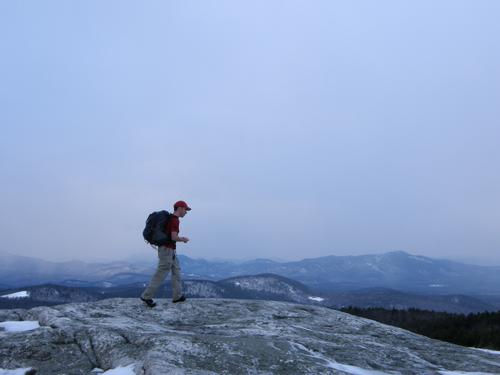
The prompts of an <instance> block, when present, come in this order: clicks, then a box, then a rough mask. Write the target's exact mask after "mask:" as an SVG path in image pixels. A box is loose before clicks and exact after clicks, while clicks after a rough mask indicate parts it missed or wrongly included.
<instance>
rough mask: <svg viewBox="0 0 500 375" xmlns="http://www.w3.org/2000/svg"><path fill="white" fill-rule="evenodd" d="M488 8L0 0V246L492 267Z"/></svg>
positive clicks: (499, 70)
mask: <svg viewBox="0 0 500 375" xmlns="http://www.w3.org/2000/svg"><path fill="white" fill-rule="evenodd" d="M499 19H500V1H498V0H490V1H486V0H474V1H471V0H467V1H460V0H442V1H435V0H424V1H422V0H419V1H411V2H410V1H400V0H394V1H384V0H380V1H372V0H366V1H351V0H345V1H334V0H325V1H319V0H318V1H306V0H304V1H292V0H288V1H273V0H265V1H246V2H242V1H233V0H230V1H222V0H221V1H208V0H200V1H175V2H174V1H147V2H136V1H122V0H120V1H63V0H61V1H2V2H0V48H1V59H0V106H1V110H0V126H1V138H0V168H1V175H0V205H1V212H0V238H1V243H0V250H3V251H8V252H11V253H14V254H20V255H27V256H37V257H41V258H45V259H49V260H61V261H62V260H69V259H83V260H97V259H103V260H108V259H121V258H125V257H127V256H129V255H132V254H144V256H145V257H147V256H153V255H152V253H151V252H152V249H151V248H149V247H148V246H147V245H146V244H145V243H144V241H143V239H142V229H143V226H144V223H145V220H146V217H147V215H148V214H149V213H150V212H151V211H154V210H159V209H168V210H170V209H171V205H172V204H173V203H174V202H175V201H176V200H179V199H183V200H186V201H187V202H188V204H189V205H190V206H192V208H193V210H192V211H191V212H190V213H189V214H188V215H187V216H186V217H185V218H184V219H182V221H181V235H185V236H188V237H190V239H191V241H190V242H189V244H187V245H185V244H181V245H179V246H178V248H179V252H180V253H182V254H185V255H188V256H191V257H196V258H207V259H213V258H231V259H250V258H257V257H266V258H275V259H283V260H294V259H302V258H306V257H319V256H325V255H358V254H370V253H382V252H386V251H394V250H404V251H408V252H410V253H413V254H419V255H425V256H431V257H441V258H452V259H463V260H468V261H470V262H476V263H482V264H485V263H488V264H500V22H499Z"/></svg>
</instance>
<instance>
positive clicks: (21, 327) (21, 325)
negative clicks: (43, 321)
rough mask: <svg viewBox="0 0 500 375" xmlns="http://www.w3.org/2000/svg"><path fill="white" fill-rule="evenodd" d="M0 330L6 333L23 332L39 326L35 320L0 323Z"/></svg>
mask: <svg viewBox="0 0 500 375" xmlns="http://www.w3.org/2000/svg"><path fill="white" fill-rule="evenodd" d="M0 328H3V329H4V330H6V331H7V332H24V331H31V330H33V329H37V328H40V324H39V323H38V322H37V321H36V320H24V321H21V322H19V321H6V322H0Z"/></svg>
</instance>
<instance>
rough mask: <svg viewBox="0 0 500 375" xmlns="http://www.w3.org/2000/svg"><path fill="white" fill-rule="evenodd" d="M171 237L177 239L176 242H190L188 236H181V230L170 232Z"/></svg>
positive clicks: (173, 239)
mask: <svg viewBox="0 0 500 375" xmlns="http://www.w3.org/2000/svg"><path fill="white" fill-rule="evenodd" d="M170 238H172V241H176V242H184V243H186V242H188V241H189V238H187V237H179V232H172V233H171V234H170Z"/></svg>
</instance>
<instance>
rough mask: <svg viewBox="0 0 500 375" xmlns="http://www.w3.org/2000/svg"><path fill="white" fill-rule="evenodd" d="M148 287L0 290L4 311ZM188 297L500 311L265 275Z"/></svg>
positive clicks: (166, 290)
mask: <svg viewBox="0 0 500 375" xmlns="http://www.w3.org/2000/svg"><path fill="white" fill-rule="evenodd" d="M145 286H146V283H134V284H130V285H121V286H114V287H68V286H61V285H54V284H46V285H37V286H30V287H25V288H15V289H10V290H4V291H1V292H0V309H11V308H31V307H35V306H51V305H57V304H63V303H71V302H92V301H97V300H101V299H106V298H115V297H138V296H139V295H140V294H141V292H142V291H143V290H144V287H145ZM183 290H184V293H185V295H186V296H187V297H188V298H236V299H259V300H272V301H287V302H297V303H302V304H316V305H322V306H327V307H332V308H337V309H338V308H342V307H348V306H355V307H365V308H366V307H384V308H389V309H392V308H395V309H408V308H418V309H422V310H434V311H446V312H452V313H466V314H467V313H474V312H482V311H495V310H497V309H498V308H499V307H495V306H494V305H493V304H490V303H487V302H485V301H483V300H480V299H478V298H473V297H468V296H463V295H444V296H439V295H431V296H425V295H416V294H410V293H402V292H399V291H396V290H390V289H384V288H371V289H364V290H358V291H351V292H340V293H316V292H314V291H312V290H311V289H310V288H309V287H307V286H306V285H304V284H301V283H299V282H297V281H294V280H291V279H287V278H285V277H283V276H277V275H272V274H263V275H255V276H236V277H232V278H229V279H225V280H220V281H210V280H185V281H183ZM157 294H158V295H157V297H159V298H168V297H170V296H171V295H172V290H171V288H170V283H166V285H163V286H162V287H161V288H160V290H159V291H158V293H157Z"/></svg>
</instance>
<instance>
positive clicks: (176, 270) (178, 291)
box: [172, 253, 182, 301]
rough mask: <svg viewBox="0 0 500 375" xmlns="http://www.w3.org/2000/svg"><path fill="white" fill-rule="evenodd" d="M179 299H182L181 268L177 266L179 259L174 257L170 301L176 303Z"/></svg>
mask: <svg viewBox="0 0 500 375" xmlns="http://www.w3.org/2000/svg"><path fill="white" fill-rule="evenodd" d="M173 254H175V253H173ZM181 297H182V283H181V267H180V266H179V257H177V256H175V258H174V259H173V262H172V300H173V301H176V300H178V299H179V298H181Z"/></svg>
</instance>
